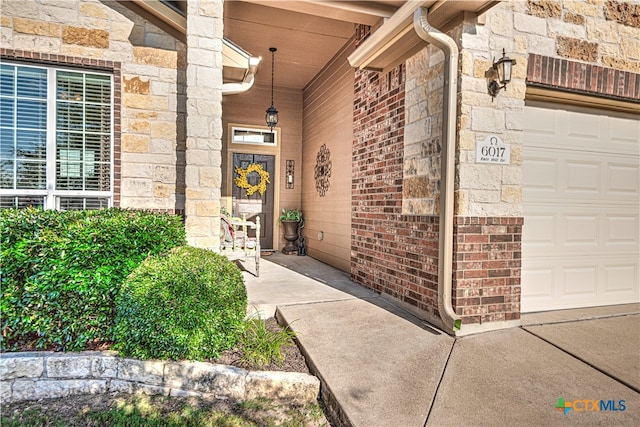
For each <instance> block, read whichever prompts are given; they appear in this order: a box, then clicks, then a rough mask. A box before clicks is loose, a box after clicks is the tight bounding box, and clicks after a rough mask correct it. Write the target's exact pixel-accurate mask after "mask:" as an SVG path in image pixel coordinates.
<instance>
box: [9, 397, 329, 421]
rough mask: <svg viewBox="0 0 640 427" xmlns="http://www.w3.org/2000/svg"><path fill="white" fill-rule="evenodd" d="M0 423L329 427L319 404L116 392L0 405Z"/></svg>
mask: <svg viewBox="0 0 640 427" xmlns="http://www.w3.org/2000/svg"><path fill="white" fill-rule="evenodd" d="M0 425H2V426H3V427H17V426H55V427H57V426H61V427H62V426H70V427H74V426H87V427H92V426H114V427H117V426H123V427H125V426H126V427H182V426H185V427H191V426H193V427H196V426H197V427H209V426H211V427H213V426H220V427H248V426H274V427H275V426H283V427H303V426H310V427H320V426H329V424H328V423H327V421H326V419H325V418H324V414H323V412H322V408H321V407H320V406H319V405H317V404H314V405H307V406H304V407H303V406H292V405H284V404H278V403H275V402H272V401H271V400H269V399H258V400H251V401H244V402H239V403H232V402H229V401H203V400H197V399H193V398H177V397H165V396H144V395H128V394H119V395H115V396H109V395H88V396H71V397H67V398H64V399H50V400H43V401H38V402H21V403H14V404H10V405H3V406H2V418H1V419H0Z"/></svg>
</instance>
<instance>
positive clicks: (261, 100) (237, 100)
mask: <svg viewBox="0 0 640 427" xmlns="http://www.w3.org/2000/svg"><path fill="white" fill-rule="evenodd" d="M270 102H271V88H270V87H266V86H254V87H253V88H251V89H250V90H249V91H248V92H245V93H242V94H238V95H228V96H225V97H224V100H223V103H222V105H223V107H222V108H223V112H222V121H223V130H224V135H223V139H222V141H223V143H222V144H223V154H222V162H223V164H222V172H223V173H222V174H223V180H222V196H223V197H224V196H230V195H231V182H230V180H229V179H228V178H229V177H230V176H232V175H231V166H230V162H231V158H232V155H231V151H230V150H229V144H228V134H227V133H228V130H229V124H230V123H234V124H240V125H250V126H264V125H265V122H264V115H265V110H266V109H267V107H268V106H269V103H270ZM274 104H275V106H276V108H277V109H278V117H279V123H278V128H279V130H280V144H279V145H278V147H276V148H272V147H268V148H261V147H258V146H254V145H237V146H234V147H232V150H234V151H236V152H246V153H249V152H250V153H259V154H273V155H276V162H277V165H278V166H277V168H278V170H277V172H276V174H275V176H274V177H273V178H272V180H271V182H272V184H276V185H277V187H276V191H275V212H274V214H275V215H274V216H275V221H274V236H275V242H274V248H275V249H278V248H282V247H284V245H285V241H284V238H283V237H282V234H283V231H282V230H281V228H282V227H281V226H280V225H279V224H278V223H277V217H278V212H280V210H281V209H284V208H300V206H301V202H300V195H301V191H300V190H301V187H302V185H301V180H300V177H301V175H300V168H301V165H302V91H297V90H291V89H278V88H276V90H275V93H274ZM287 160H294V161H295V168H296V169H295V185H294V188H293V189H289V190H288V189H286V188H285V169H286V161H287Z"/></svg>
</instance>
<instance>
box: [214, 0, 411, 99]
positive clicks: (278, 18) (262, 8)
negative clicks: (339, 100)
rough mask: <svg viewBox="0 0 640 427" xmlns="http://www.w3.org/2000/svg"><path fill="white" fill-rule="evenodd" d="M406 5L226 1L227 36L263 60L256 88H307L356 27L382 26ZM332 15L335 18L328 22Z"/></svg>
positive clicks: (395, 0)
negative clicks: (272, 69)
mask: <svg viewBox="0 0 640 427" xmlns="http://www.w3.org/2000/svg"><path fill="white" fill-rule="evenodd" d="M404 3H405V1H403V0H389V1H322V2H319V1H315V2H311V1H264V0H246V1H238V0H233V1H225V3H224V35H225V37H226V38H228V39H230V40H232V41H233V42H234V43H236V44H238V45H239V46H241V47H242V48H243V49H244V50H246V51H247V52H249V53H250V54H251V55H253V56H259V57H262V62H261V64H260V67H259V68H258V72H257V73H256V84H257V85H270V84H271V53H270V52H269V48H270V47H275V48H277V49H278V51H277V52H276V53H275V77H274V80H275V86H276V87H281V88H291V89H303V88H304V87H305V86H306V85H307V84H308V83H309V82H310V81H311V80H312V79H313V77H314V76H315V75H316V74H318V72H319V71H320V70H321V69H322V67H324V65H325V64H327V63H328V62H329V60H330V59H331V58H332V57H333V56H334V55H335V54H336V53H337V52H338V51H339V50H340V48H341V47H342V46H344V45H345V43H346V42H347V41H348V40H349V39H350V38H351V37H352V36H353V35H354V33H355V24H357V23H364V24H368V25H377V24H379V23H380V22H382V20H383V19H384V18H387V17H390V16H391V15H393V13H394V12H395V11H396V10H397V9H398V7H400V6H402V5H403V4H404ZM329 17H330V18H329Z"/></svg>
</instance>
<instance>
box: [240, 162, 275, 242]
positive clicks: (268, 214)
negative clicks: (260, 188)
mask: <svg viewBox="0 0 640 427" xmlns="http://www.w3.org/2000/svg"><path fill="white" fill-rule="evenodd" d="M252 163H256V164H259V165H260V166H262V169H264V170H266V171H267V172H269V177H270V181H271V182H270V183H269V184H267V191H265V192H264V194H262V195H260V193H259V192H257V191H256V192H255V193H254V194H252V195H251V196H247V192H246V190H245V189H244V188H239V187H238V186H236V185H235V184H234V185H233V199H234V206H233V214H234V215H240V214H241V213H242V212H243V211H244V212H249V213H248V215H247V219H248V220H251V221H254V220H255V218H256V216H258V215H259V216H260V234H261V236H260V246H261V247H262V248H263V249H272V248H273V186H274V185H275V182H274V181H275V180H274V171H275V156H268V155H262V154H242V153H233V182H235V178H236V177H237V176H238V173H237V172H236V167H239V168H241V169H246V167H247V166H249V165H250V164H252ZM260 179H261V178H260V175H258V173H256V172H252V173H250V174H249V175H247V181H248V182H249V184H251V185H257V184H258V183H259V182H260Z"/></svg>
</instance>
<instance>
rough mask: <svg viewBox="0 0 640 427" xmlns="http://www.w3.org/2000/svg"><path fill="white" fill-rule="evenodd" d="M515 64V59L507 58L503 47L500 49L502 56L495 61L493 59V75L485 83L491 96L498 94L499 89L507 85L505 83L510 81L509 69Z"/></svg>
mask: <svg viewBox="0 0 640 427" xmlns="http://www.w3.org/2000/svg"><path fill="white" fill-rule="evenodd" d="M515 64H516V60H515V59H511V58H509V57H508V56H507V55H506V54H505V51H504V49H502V58H500V59H499V60H498V61H497V62H496V61H495V59H494V61H493V67H492V68H493V70H494V71H495V72H494V73H493V77H492V78H491V80H490V81H489V83H488V84H487V89H488V90H489V95H491V97H492V98H495V97H496V96H498V93H499V92H500V90H502V89H505V88H506V87H507V83H509V82H510V81H511V71H512V69H513V66H514V65H515Z"/></svg>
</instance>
